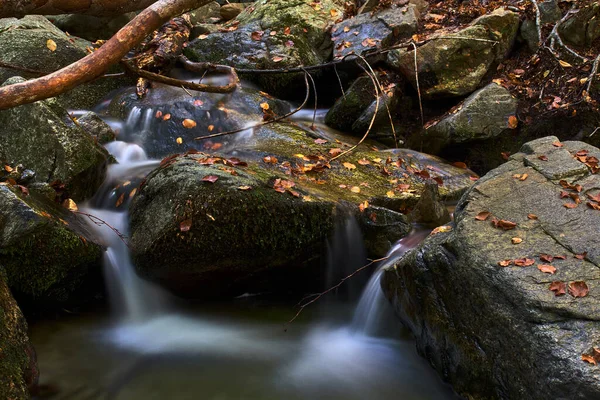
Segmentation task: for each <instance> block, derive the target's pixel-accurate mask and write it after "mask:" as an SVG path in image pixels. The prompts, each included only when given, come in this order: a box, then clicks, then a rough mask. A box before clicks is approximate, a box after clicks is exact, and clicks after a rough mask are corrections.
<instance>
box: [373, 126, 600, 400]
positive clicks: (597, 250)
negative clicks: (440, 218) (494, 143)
mask: <svg viewBox="0 0 600 400" xmlns="http://www.w3.org/2000/svg"><path fill="white" fill-rule="evenodd" d="M598 157H600V150H599V149H597V148H595V147H593V146H590V145H588V144H586V143H583V142H575V141H574V142H562V143H560V142H559V141H558V138H556V137H552V136H550V137H546V138H542V139H538V140H535V141H532V142H529V143H526V144H525V145H524V146H523V147H522V149H521V152H520V153H517V154H515V155H513V156H512V157H511V158H510V160H509V161H508V162H506V163H505V164H503V165H502V166H500V167H498V168H497V169H495V170H492V171H490V172H489V173H488V174H487V175H485V176H484V177H482V178H481V179H479V180H478V181H477V183H476V184H475V185H474V186H473V187H472V188H471V189H469V190H468V191H467V193H465V195H464V196H463V197H462V198H461V200H460V201H459V203H458V205H457V207H456V211H455V214H454V223H452V224H449V225H446V226H444V227H442V228H440V229H437V230H436V231H434V233H432V234H431V235H430V236H429V237H428V238H427V239H425V241H424V242H423V243H422V244H421V245H420V246H419V247H417V248H416V249H414V250H412V251H410V252H408V253H407V254H406V255H405V256H404V257H402V258H400V259H399V260H396V262H395V263H393V264H392V265H391V266H390V267H388V268H386V269H385V271H384V274H383V277H382V282H381V284H382V288H383V290H384V292H385V295H386V296H387V297H388V299H389V300H390V301H391V302H392V304H393V306H394V309H395V310H396V314H397V315H398V317H399V318H400V319H401V320H402V322H403V323H404V324H405V325H406V326H407V327H408V328H410V330H411V331H412V332H413V334H414V336H415V338H416V341H417V348H418V350H419V352H420V353H421V355H423V356H424V357H426V358H427V359H428V360H429V361H430V362H431V364H432V365H433V367H434V368H435V369H436V370H437V371H438V372H439V373H440V374H441V375H442V377H443V378H444V379H445V380H447V381H448V382H450V383H451V384H452V385H453V386H454V389H455V390H456V391H457V392H458V393H459V394H461V395H462V396H464V397H465V398H472V399H509V398H510V399H524V398H527V399H547V398H557V399H593V398H598V397H599V396H600V380H599V379H598V378H599V377H600V372H599V370H598V367H597V366H595V365H592V364H590V363H587V362H585V361H584V359H586V357H588V356H589V357H588V358H587V359H588V360H594V358H593V357H596V359H597V355H596V354H597V353H595V350H593V349H594V348H597V347H600V343H599V342H598V338H599V337H600V336H599V335H600V322H599V321H600V307H599V306H598V301H600V287H599V286H598V282H599V280H600V269H599V268H598V267H599V266H600V247H599V246H598V226H600V205H599V204H598V203H599V201H600V198H599V197H598V194H599V193H600V175H598V173H597V171H598V169H597V165H598V164H597V162H598ZM579 185H580V186H579ZM577 201H580V204H577ZM484 212H486V213H490V215H489V216H488V217H487V219H485V217H486V215H487V214H482V213H484ZM513 224H514V225H513ZM588 290H589V293H588V292H587V291H588Z"/></svg>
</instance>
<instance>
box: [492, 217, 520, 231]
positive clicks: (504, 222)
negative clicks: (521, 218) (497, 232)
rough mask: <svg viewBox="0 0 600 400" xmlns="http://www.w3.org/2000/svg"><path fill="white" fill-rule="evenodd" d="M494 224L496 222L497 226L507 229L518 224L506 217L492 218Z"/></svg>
mask: <svg viewBox="0 0 600 400" xmlns="http://www.w3.org/2000/svg"><path fill="white" fill-rule="evenodd" d="M492 224H494V226H495V227H496V228H502V229H504V230H505V231H508V230H511V229H514V228H515V227H516V226H517V224H516V223H514V222H512V221H508V220H505V219H501V220H497V219H496V218H494V219H492Z"/></svg>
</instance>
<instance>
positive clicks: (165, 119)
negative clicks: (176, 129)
mask: <svg viewBox="0 0 600 400" xmlns="http://www.w3.org/2000/svg"><path fill="white" fill-rule="evenodd" d="M170 119H171V114H165V115H163V117H162V120H163V121H168V120H170Z"/></svg>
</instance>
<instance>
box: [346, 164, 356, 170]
mask: <svg viewBox="0 0 600 400" xmlns="http://www.w3.org/2000/svg"><path fill="white" fill-rule="evenodd" d="M343 165H344V168H346V169H348V170H350V171H351V170H353V169H356V165H354V164H352V163H349V162H345V163H344V164H343Z"/></svg>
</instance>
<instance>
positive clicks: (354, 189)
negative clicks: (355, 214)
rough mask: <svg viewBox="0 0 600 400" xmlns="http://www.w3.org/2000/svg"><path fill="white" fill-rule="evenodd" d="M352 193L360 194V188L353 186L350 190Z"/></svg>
mask: <svg viewBox="0 0 600 400" xmlns="http://www.w3.org/2000/svg"><path fill="white" fill-rule="evenodd" d="M350 191H351V192H352V193H360V188H359V187H358V186H352V188H350Z"/></svg>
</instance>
